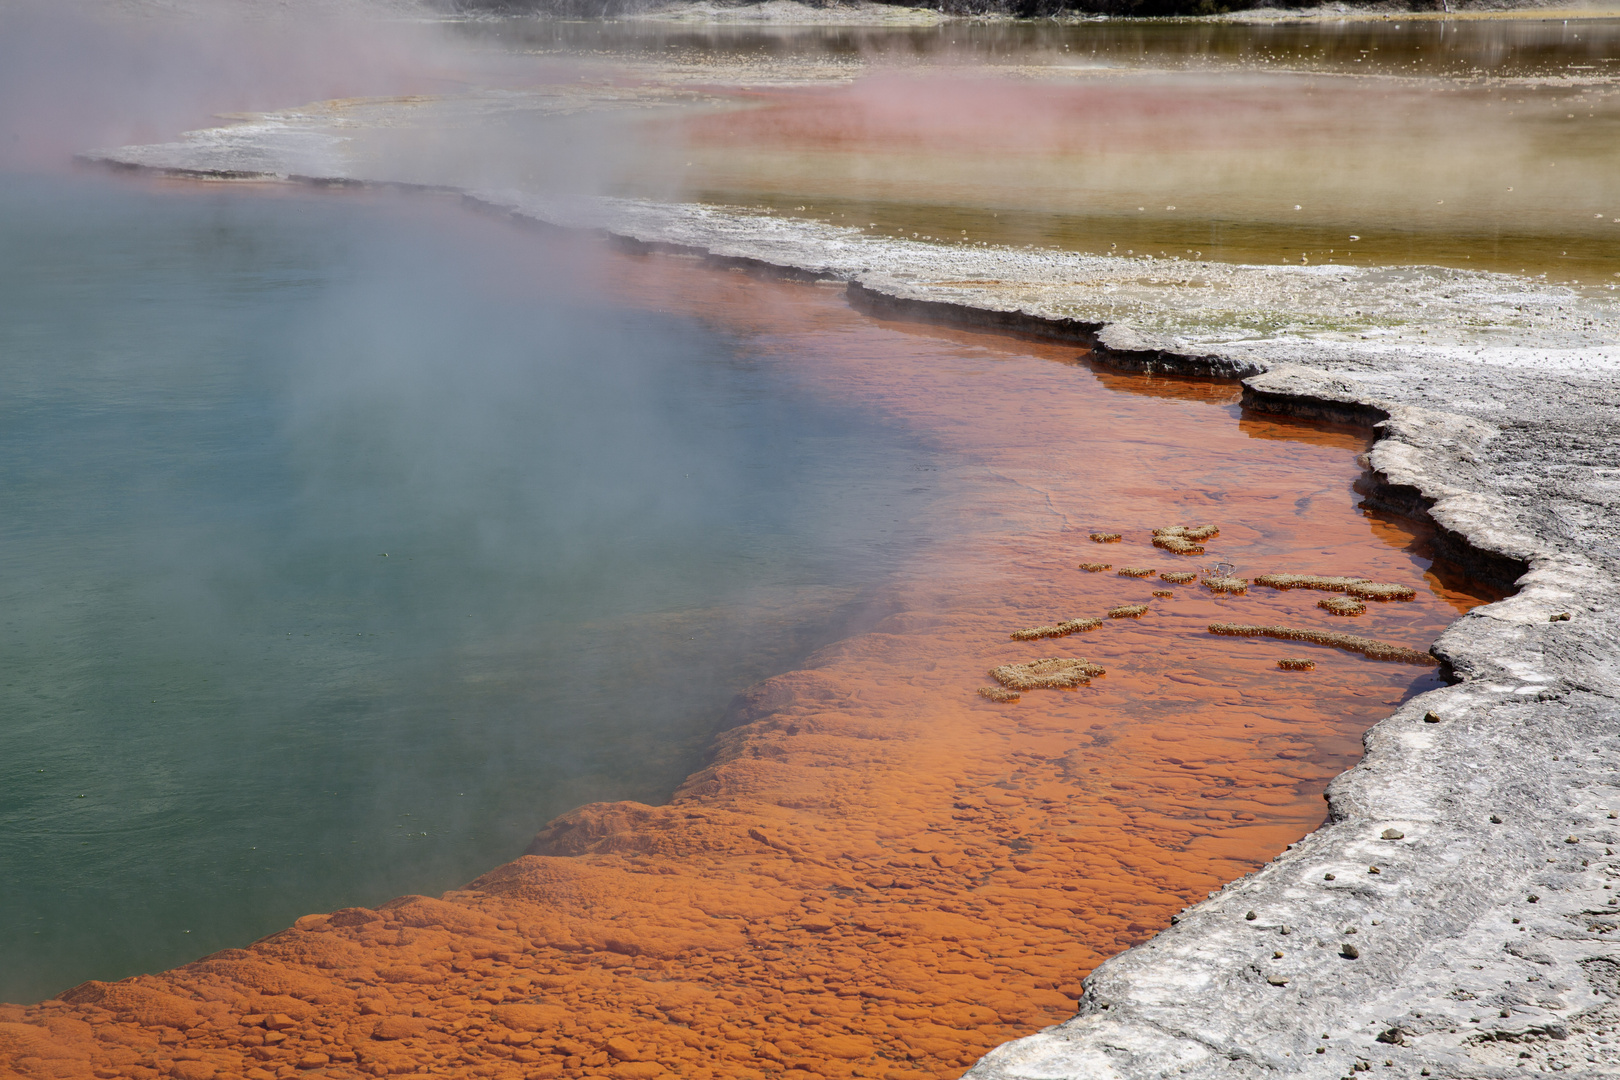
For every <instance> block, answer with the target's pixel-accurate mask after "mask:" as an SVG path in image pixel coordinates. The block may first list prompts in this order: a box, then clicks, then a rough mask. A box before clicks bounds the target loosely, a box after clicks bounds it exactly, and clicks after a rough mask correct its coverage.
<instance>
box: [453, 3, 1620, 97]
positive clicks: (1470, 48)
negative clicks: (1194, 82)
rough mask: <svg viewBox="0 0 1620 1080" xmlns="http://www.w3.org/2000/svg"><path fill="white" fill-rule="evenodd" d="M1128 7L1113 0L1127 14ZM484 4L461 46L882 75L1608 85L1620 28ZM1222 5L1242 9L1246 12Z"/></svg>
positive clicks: (1578, 22) (1526, 21)
mask: <svg viewBox="0 0 1620 1080" xmlns="http://www.w3.org/2000/svg"><path fill="white" fill-rule="evenodd" d="M1103 2H1104V3H1108V2H1109V0H1103ZM1131 2H1132V0H1122V3H1123V4H1127V5H1128V4H1130V3H1131ZM1148 2H1149V3H1152V2H1153V0H1148ZM1172 3H1173V0H1172ZM493 6H494V7H496V9H497V10H499V11H500V12H501V13H502V14H506V15H509V16H512V17H510V18H506V19H497V20H489V19H483V20H475V21H470V22H467V23H463V24H457V25H455V26H454V31H455V32H456V33H458V34H461V35H464V36H466V37H467V38H469V39H471V40H474V41H480V42H491V43H499V44H501V45H504V46H508V47H513V46H516V47H521V48H523V49H525V50H529V51H535V52H540V53H546V52H551V51H556V52H581V51H583V52H587V53H591V52H606V53H625V54H630V55H638V54H640V55H651V56H656V57H660V58H664V59H674V58H681V59H688V58H690V57H692V56H703V55H714V56H749V57H755V58H768V57H805V56H823V57H855V56H860V57H864V58H867V59H868V60H873V61H884V62H889V63H903V62H905V61H906V60H908V59H912V60H917V61H930V62H937V61H940V60H970V61H973V62H977V63H991V64H994V63H1007V64H1029V63H1044V64H1053V63H1056V64H1098V65H1103V66H1107V67H1119V68H1124V69H1131V68H1158V69H1167V70H1203V69H1216V68H1227V69H1229V68H1231V67H1244V68H1250V69H1255V70H1290V71H1303V72H1320V73H1329V72H1336V73H1342V74H1353V75H1368V74H1380V75H1400V76H1409V77H1421V78H1434V77H1445V78H1479V77H1495V78H1538V77H1545V76H1549V75H1558V74H1564V73H1568V72H1570V71H1571V68H1572V67H1573V68H1574V69H1575V70H1577V71H1587V72H1591V73H1593V74H1594V75H1599V76H1601V75H1605V74H1607V75H1613V74H1615V72H1614V71H1612V70H1609V68H1611V67H1612V66H1613V65H1614V63H1615V59H1616V56H1617V51H1616V50H1617V45H1620V18H1616V17H1614V16H1613V15H1612V14H1611V13H1607V12H1603V11H1593V12H1592V13H1591V15H1590V17H1586V18H1580V19H1570V18H1567V17H1565V16H1562V15H1560V16H1558V17H1553V18H1545V19H1541V18H1536V17H1535V16H1534V14H1533V13H1532V12H1527V13H1526V15H1525V17H1523V18H1515V19H1489V20H1471V19H1458V20H1446V19H1416V20H1414V19H1403V18H1402V16H1401V14H1400V13H1398V12H1397V13H1391V14H1390V16H1389V17H1388V18H1381V19H1372V18H1365V17H1362V18H1359V19H1358V18H1356V15H1357V14H1358V13H1357V11H1356V9H1355V8H1353V7H1352V8H1350V9H1349V10H1348V11H1347V12H1345V14H1346V15H1347V18H1345V19H1343V20H1329V19H1321V18H1319V17H1316V18H1310V19H1309V20H1303V19H1302V20H1298V21H1289V20H1287V19H1280V20H1276V21H1267V22H1252V23H1251V22H1213V21H1192V20H1184V19H1179V20H1178V19H1151V20H1140V21H1138V20H1131V19H1124V20H1114V19H1105V20H1079V21H1072V20H1071V21H1060V20H1053V19H1049V18H1034V19H1028V20H1019V21H1011V20H987V21H983V22H974V21H962V22H954V21H953V22H945V23H941V24H939V25H936V26H838V25H831V26H827V25H823V26H816V25H751V24H748V23H745V22H738V23H708V24H705V23H679V22H659V21H656V20H623V21H615V20H612V19H606V20H603V19H598V18H593V17H592V16H595V15H600V14H603V13H602V12H600V11H585V12H580V13H579V14H580V15H581V16H582V17H578V18H571V17H569V14H570V13H568V12H566V11H558V12H555V14H554V16H553V17H547V14H548V9H547V6H546V5H544V4H527V5H524V4H504V5H493ZM649 6H651V5H649ZM1221 6H1222V7H1224V8H1226V9H1227V10H1241V9H1242V8H1244V7H1245V6H1248V5H1244V4H1230V5H1221ZM1434 6H1435V8H1438V7H1439V5H1438V4H1436V5H1434ZM1460 7H1461V6H1460V5H1459V8H1460ZM1198 8H1203V10H1196V9H1198ZM1185 9H1186V10H1183V11H1179V12H1171V11H1159V12H1146V11H1143V12H1138V14H1157V15H1170V14H1192V15H1207V14H1211V13H1212V12H1211V11H1210V10H1209V7H1208V5H1207V4H1204V3H1203V0H1190V2H1189V3H1187V4H1186V5H1185ZM1299 11H1300V13H1301V14H1302V15H1306V16H1316V15H1317V14H1318V12H1317V10H1316V9H1312V8H1301V9H1299ZM607 14H610V15H611V12H609V13H607ZM1047 14H1050V13H1047ZM1120 14H1128V13H1127V12H1120ZM525 16H528V17H525Z"/></svg>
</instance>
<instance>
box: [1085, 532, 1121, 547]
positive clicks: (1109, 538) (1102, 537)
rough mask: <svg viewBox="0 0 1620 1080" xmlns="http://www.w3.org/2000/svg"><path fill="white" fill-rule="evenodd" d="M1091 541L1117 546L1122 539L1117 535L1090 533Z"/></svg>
mask: <svg viewBox="0 0 1620 1080" xmlns="http://www.w3.org/2000/svg"><path fill="white" fill-rule="evenodd" d="M1091 539H1092V541H1093V542H1094V543H1098V544H1117V543H1119V542H1120V540H1122V539H1123V537H1122V536H1120V534H1119V533H1092V534H1091Z"/></svg>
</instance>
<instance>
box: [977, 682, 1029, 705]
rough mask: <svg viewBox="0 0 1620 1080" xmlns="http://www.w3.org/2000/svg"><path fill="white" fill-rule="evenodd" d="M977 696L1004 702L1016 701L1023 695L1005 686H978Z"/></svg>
mask: <svg viewBox="0 0 1620 1080" xmlns="http://www.w3.org/2000/svg"><path fill="white" fill-rule="evenodd" d="M979 696H980V697H984V698H989V699H990V700H991V701H999V702H1002V703H1004V704H1006V703H1010V702H1014V701H1017V700H1018V699H1019V698H1021V697H1023V695H1022V694H1020V693H1019V692H1018V691H1016V690H1009V689H1007V688H1006V687H1005V686H981V687H979Z"/></svg>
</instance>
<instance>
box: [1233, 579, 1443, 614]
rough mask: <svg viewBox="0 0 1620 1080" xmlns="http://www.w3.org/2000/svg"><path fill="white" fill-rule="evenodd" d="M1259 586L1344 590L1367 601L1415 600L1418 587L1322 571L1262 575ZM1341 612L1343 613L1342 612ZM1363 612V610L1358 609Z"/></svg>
mask: <svg viewBox="0 0 1620 1080" xmlns="http://www.w3.org/2000/svg"><path fill="white" fill-rule="evenodd" d="M1254 583H1255V584H1256V585H1265V586H1267V587H1269V588H1273V589H1320V590H1322V591H1324V592H1342V593H1348V594H1349V595H1351V596H1358V597H1361V598H1362V599H1363V600H1411V599H1412V598H1414V597H1415V596H1417V590H1415V589H1413V588H1412V587H1411V586H1409V585H1388V584H1383V583H1381V582H1376V581H1373V580H1372V579H1371V578H1364V577H1324V576H1322V575H1319V574H1260V575H1258V576H1257V577H1256V578H1255V579H1254ZM1339 614H1343V612H1340V613H1339ZM1357 614H1359V612H1357Z"/></svg>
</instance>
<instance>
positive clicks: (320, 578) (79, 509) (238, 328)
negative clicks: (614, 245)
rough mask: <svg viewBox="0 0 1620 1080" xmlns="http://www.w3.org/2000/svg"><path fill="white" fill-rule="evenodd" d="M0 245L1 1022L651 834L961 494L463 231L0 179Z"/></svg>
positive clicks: (551, 267)
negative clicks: (736, 713)
mask: <svg viewBox="0 0 1620 1080" xmlns="http://www.w3.org/2000/svg"><path fill="white" fill-rule="evenodd" d="M0 253H3V254H0V882H3V883H4V884H3V886H0V1000H9V1001H18V1000H33V999H37V998H39V997H41V996H45V995H49V994H53V993H57V992H60V991H61V990H63V989H66V988H67V987H69V986H72V985H74V984H76V983H78V982H80V981H83V980H85V979H89V978H101V979H109V978H117V977H121V976H124V975H128V974H130V973H133V972H137V971H143V970H155V969H160V968H163V967H166V966H171V965H174V964H177V963H181V962H184V961H186V960H188V959H192V958H194V957H196V956H199V955H202V954H205V953H207V952H210V951H212V950H215V949H218V948H223V947H226V946H231V945H240V944H243V943H245V942H247V941H249V940H252V939H253V938H256V937H258V936H261V935H263V934H265V933H269V932H272V931H274V930H276V929H279V928H280V927H282V926H284V925H286V924H287V923H288V921H289V920H291V919H293V918H295V917H297V916H298V915H300V914H303V913H306V912H309V911H318V910H330V909H332V908H335V907H340V906H344V905H349V904H374V903H378V902H381V901H383V900H385V899H387V898H389V897H392V896H395V895H398V894H401V893H404V892H435V891H440V890H443V889H446V888H450V887H454V886H456V885H458V884H461V883H463V882H465V881H466V880H469V879H470V878H472V877H474V876H476V875H477V874H478V873H481V872H483V871H484V870H486V869H488V868H489V867H491V866H494V865H496V864H498V863H500V862H502V861H505V860H507V859H509V858H512V857H514V856H516V855H518V854H519V853H520V852H521V851H522V849H523V846H524V845H525V844H526V843H527V841H528V839H529V838H530V836H531V835H532V834H533V833H534V831H535V830H536V829H537V828H539V826H540V825H542V824H543V823H544V822H545V821H546V820H548V819H549V818H550V817H552V816H554V815H555V814H557V813H559V812H561V811H563V810H566V809H568V808H570V807H573V806H575V805H578V804H579V803H581V802H585V801H588V800H591V799H602V798H637V799H646V800H653V801H657V800H659V799H661V798H662V797H663V796H665V795H667V793H668V791H669V790H670V789H672V788H673V787H674V786H675V785H676V784H678V783H679V781H680V780H681V779H682V778H683V777H684V776H685V775H686V774H687V773H688V772H690V771H691V770H692V769H693V768H694V766H695V765H696V764H698V763H699V762H700V760H701V754H702V751H703V748H704V746H705V745H706V744H707V742H708V740H709V738H710V736H711V735H712V733H713V731H714V729H715V727H716V725H717V724H718V723H719V722H720V721H721V718H722V716H723V712H724V709H725V706H726V705H727V703H728V701H729V700H730V698H731V697H732V695H734V694H735V693H736V692H737V691H738V690H739V689H741V688H742V687H744V686H746V685H748V684H749V683H751V682H753V681H755V680H757V679H758V678H761V677H763V676H765V675H767V674H770V673H771V672H773V671H777V670H782V669H784V668H787V667H791V666H792V665H793V664H794V663H795V661H796V660H797V658H799V657H802V656H803V655H804V654H805V653H806V652H807V651H808V650H810V649H812V648H814V647H816V646H818V645H820V644H822V643H824V642H825V641H827V640H831V639H833V638H835V637H838V636H840V629H841V627H843V626H845V625H847V622H848V620H849V619H850V618H851V617H852V615H853V614H854V613H856V612H858V611H859V610H860V606H861V603H862V589H863V587H864V586H866V585H868V584H870V583H871V582H873V581H875V580H877V579H878V578H879V577H880V576H881V575H882V574H883V573H884V572H885V570H886V569H887V568H890V567H892V566H893V565H894V562H895V560H896V559H899V558H901V557H903V556H904V554H905V553H906V551H908V550H909V549H910V545H911V544H912V543H913V539H914V536H915V533H916V531H917V530H916V529H915V528H914V527H913V525H912V523H913V522H914V521H915V520H916V519H917V516H918V514H919V513H920V512H921V509H922V508H923V507H924V506H926V504H927V502H928V500H929V499H930V498H931V497H932V494H933V493H932V492H931V490H930V489H929V487H928V484H929V482H930V481H929V479H928V478H931V477H933V476H935V475H938V474H936V473H932V472H928V471H923V470H920V469H919V468H916V467H914V466H916V464H917V463H918V462H919V461H923V460H925V459H926V457H927V455H928V450H927V448H926V447H922V446H918V445H914V444H913V443H912V442H911V441H910V439H909V438H908V436H906V435H905V433H903V432H900V431H896V430H891V429H889V428H887V427H885V426H883V423H882V422H881V421H880V420H879V419H877V418H873V417H868V416H865V415H864V414H863V413H862V412H861V411H860V409H859V408H858V407H855V406H852V405H850V404H849V403H844V404H842V405H840V406H839V407H838V408H837V409H836V410H835V409H833V408H832V407H830V406H828V405H827V404H825V403H822V402H818V401H816V400H815V399H814V398H813V397H812V396H811V395H810V394H809V393H808V392H805V391H802V390H801V389H799V388H797V387H796V386H795V383H794V380H793V378H792V374H791V371H789V370H786V369H784V367H783V365H782V363H781V361H780V360H779V359H773V358H772V357H771V356H769V355H764V354H757V353H756V352H755V351H752V350H751V349H750V347H749V343H748V342H747V341H746V340H743V339H739V338H737V337H734V336H730V335H728V334H727V333H725V332H722V331H720V330H717V329H715V328H714V327H711V326H705V325H703V324H701V323H700V322H698V321H696V320H694V319H688V318H683V317H676V316H670V315H664V314H656V313H650V312H647V311H641V310H634V309H626V308H623V307H615V306H613V305H611V304H609V303H607V302H605V301H602V300H599V299H596V298H594V297H592V296H591V295H589V294H588V293H584V292H582V291H581V290H580V289H579V288H578V287H576V286H574V285H572V284H570V283H571V282H574V281H578V280H583V279H585V278H586V277H588V274H587V273H585V272H584V271H586V270H589V269H591V268H593V267H594V266H595V264H593V263H592V262H591V260H593V259H600V258H605V257H606V255H604V254H603V253H601V252H594V253H593V251H592V250H591V249H587V248H582V247H574V246H570V245H569V243H567V242H564V241H559V240H555V239H550V240H548V239H546V238H544V237H540V236H536V235H533V234H529V233H520V232H518V231H516V230H513V229H509V228H508V227H506V226H504V225H501V224H498V223H494V222H488V221H483V220H480V219H478V218H475V217H473V216H471V215H468V214H466V213H464V212H462V211H461V210H459V209H458V208H455V207H453V206H438V205H436V204H432V203H430V202H425V201H422V200H415V201H409V200H405V199H398V200H394V199H388V198H379V197H372V196H365V197H359V196H350V195H344V196H329V197H328V196H319V195H313V194H301V195H289V194H286V193H266V192H253V191H243V190H232V189H225V188H187V189H176V188H164V187H161V186H144V185H142V184H139V183H135V182H129V181H124V180H115V179H111V178H105V177H99V176H75V177H71V178H64V177H60V176H51V177H28V176H17V175H11V176H4V175H0ZM919 477H923V478H924V479H923V480H921V481H919V479H918V478H919ZM919 485H921V486H919ZM856 489H859V490H860V491H861V493H862V494H861V497H860V499H859V500H848V499H845V498H843V497H841V496H842V495H843V494H844V493H845V492H848V491H852V490H856Z"/></svg>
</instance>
